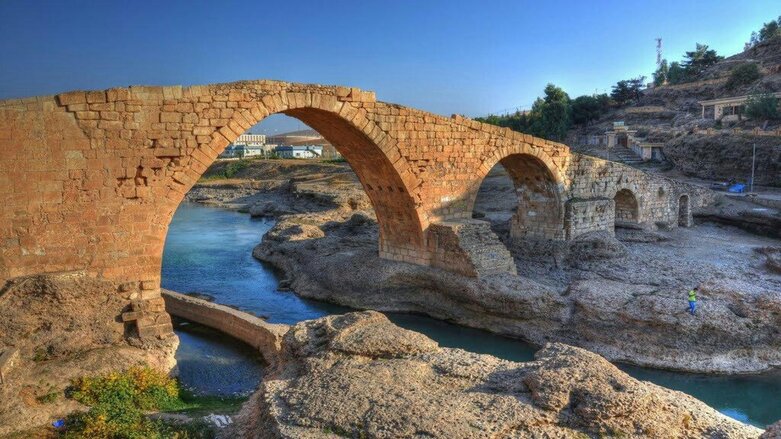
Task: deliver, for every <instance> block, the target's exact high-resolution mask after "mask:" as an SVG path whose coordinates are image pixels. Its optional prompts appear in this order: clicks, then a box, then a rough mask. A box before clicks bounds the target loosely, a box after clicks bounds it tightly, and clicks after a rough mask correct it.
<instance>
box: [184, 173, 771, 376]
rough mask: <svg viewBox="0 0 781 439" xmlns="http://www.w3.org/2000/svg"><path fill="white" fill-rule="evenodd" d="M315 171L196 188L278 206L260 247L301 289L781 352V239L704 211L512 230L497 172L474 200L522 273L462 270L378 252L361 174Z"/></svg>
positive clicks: (444, 313)
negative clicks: (555, 239)
mask: <svg viewBox="0 0 781 439" xmlns="http://www.w3.org/2000/svg"><path fill="white" fill-rule="evenodd" d="M264 166H268V165H264ZM278 166H280V167H283V168H284V167H291V166H295V164H289V163H288V164H280V165H278ZM308 166H311V165H308ZM311 169H312V168H310V171H309V172H311ZM266 171H269V170H268V169H267V170H266ZM287 172H291V171H287ZM280 174H282V172H281V171H273V169H272V170H271V172H270V173H269V174H268V175H270V176H271V177H272V178H275V177H279V176H280ZM316 175H317V178H316V179H315V181H307V182H304V181H302V180H305V177H306V174H305V173H302V174H298V175H297V176H296V179H293V180H292V181H291V180H290V179H287V180H285V179H281V180H282V181H281V182H278V183H277V184H276V185H275V186H274V187H275V189H273V190H261V191H255V193H254V194H252V195H251V196H252V197H254V198H252V199H251V202H248V203H246V204H243V205H242V204H241V203H242V202H245V201H246V199H241V197H242V196H246V195H242V196H236V194H237V193H238V191H236V190H231V189H219V190H216V189H215V188H214V184H216V183H209V184H207V185H199V186H197V187H196V189H195V190H194V191H193V192H194V196H193V197H200V199H201V201H204V199H207V200H208V201H209V202H210V203H215V202H217V203H219V204H221V205H225V206H232V207H240V208H243V209H244V210H246V211H249V212H251V213H254V214H256V215H274V216H278V217H279V221H278V223H277V225H276V226H275V227H274V228H273V229H272V230H271V231H270V232H269V233H267V234H266V236H265V238H264V240H263V242H262V243H261V244H260V245H259V246H258V247H257V248H256V249H255V252H254V255H255V256H256V257H257V258H259V259H262V260H264V261H268V262H271V263H272V264H273V265H275V266H276V267H278V268H280V269H281V270H282V271H283V272H284V273H285V276H286V279H284V280H283V282H282V285H283V286H285V287H290V288H292V289H293V290H294V291H295V292H296V293H297V294H299V295H302V296H305V297H311V298H316V299H320V300H325V301H330V302H335V303H339V304H343V305H348V306H351V307H355V308H359V309H376V310H381V311H403V312H417V313H423V314H427V315H430V316H432V317H435V318H439V319H444V320H450V321H453V322H456V323H459V324H462V325H466V326H472V327H478V328H484V329H488V330H491V331H493V332H497V333H501V334H505V335H510V336H515V337H521V338H524V339H526V340H528V341H530V342H532V343H535V344H537V345H540V346H542V345H544V344H545V343H548V342H554V341H558V342H565V343H569V344H573V345H577V346H581V347H584V348H587V349H589V350H592V351H594V352H597V353H599V354H601V355H604V356H605V357H607V358H608V359H610V360H612V361H624V362H628V363H633V364H638V365H644V366H651V367H659V368H669V369H676V370H686V371H698V372H714V373H745V372H758V371H762V370H766V369H768V368H772V367H777V366H779V365H781V336H779V329H778V328H779V327H781V277H779V276H778V274H776V273H775V272H773V271H772V270H770V269H768V268H767V267H768V266H766V263H765V259H766V256H764V255H765V254H767V252H765V253H758V252H757V251H755V250H754V249H755V248H759V247H771V248H772V247H774V246H778V245H779V243H778V242H777V241H775V240H772V239H767V238H760V237H756V236H752V235H750V234H748V233H744V232H740V231H738V230H735V229H732V228H719V227H717V226H715V225H707V224H705V225H700V226H698V227H695V228H693V229H678V230H674V231H668V232H654V233H649V232H644V231H638V230H619V231H618V232H619V233H618V234H617V239H616V238H611V237H606V236H599V235H590V236H584V237H583V238H582V239H579V240H577V241H574V242H570V243H565V244H560V245H550V244H549V243H531V242H512V240H510V239H509V236H508V233H507V230H506V226H505V224H506V219H507V218H509V215H510V214H511V212H512V209H513V202H512V201H513V193H512V187H511V186H510V187H509V188H508V187H504V186H502V184H501V182H500V181H499V180H500V179H499V178H498V177H500V176H495V177H497V178H494V177H491V178H489V179H486V183H485V184H484V187H483V188H481V195H480V196H479V197H478V205H477V207H476V211H477V212H479V215H478V216H480V217H482V218H484V219H485V220H487V221H490V222H492V224H493V227H494V231H495V232H496V233H497V235H499V236H500V238H502V239H503V240H504V242H505V244H506V245H507V246H508V248H510V250H511V251H512V253H513V256H514V258H515V260H516V267H517V270H518V273H519V275H518V276H513V275H509V274H500V275H493V276H488V277H484V278H481V279H474V278H466V277H461V276H457V275H454V274H452V273H450V272H445V271H442V270H437V269H431V268H427V267H420V266H415V265H410V264H404V263H398V262H392V261H386V260H382V259H379V258H378V257H377V250H376V246H377V224H376V222H375V220H374V217H373V214H372V212H371V210H370V208H368V206H369V203H368V199H367V198H366V196H365V194H364V193H363V191H362V190H361V189H360V186H359V184H358V182H357V180H356V179H355V178H354V175H352V174H345V172H344V165H330V164H329V165H324V166H323V167H321V168H317V172H316ZM350 176H351V178H352V180H351V179H350V178H348V177H350ZM223 184H224V183H223ZM253 184H259V183H258V180H254V181H253ZM262 184H268V183H267V181H264V182H263V183H262ZM207 191H215V192H216V193H218V194H219V196H211V197H209V196H207V195H206V193H207ZM771 253H772V252H771ZM345 273H349V276H346V275H345ZM694 285H700V298H701V300H700V310H699V314H698V315H697V316H694V317H693V316H691V315H689V314H688V313H686V305H687V304H686V298H685V292H686V291H687V290H688V289H689V288H691V287H693V286H694Z"/></svg>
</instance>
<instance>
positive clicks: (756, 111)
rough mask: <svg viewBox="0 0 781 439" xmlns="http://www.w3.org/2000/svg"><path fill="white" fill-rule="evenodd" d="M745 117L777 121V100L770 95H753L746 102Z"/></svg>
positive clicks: (779, 116) (780, 115)
mask: <svg viewBox="0 0 781 439" xmlns="http://www.w3.org/2000/svg"><path fill="white" fill-rule="evenodd" d="M746 116H748V117H750V118H752V119H758V120H762V119H764V120H767V119H779V118H781V114H779V111H778V98H776V97H775V96H773V95H772V94H770V93H761V94H754V95H751V96H749V98H748V101H746Z"/></svg>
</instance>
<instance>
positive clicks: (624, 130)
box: [605, 121, 664, 161]
mask: <svg viewBox="0 0 781 439" xmlns="http://www.w3.org/2000/svg"><path fill="white" fill-rule="evenodd" d="M636 134H637V130H631V129H629V127H628V126H627V125H626V124H624V121H619V122H613V129H612V130H608V131H605V140H606V141H605V143H606V144H607V145H606V146H607V148H608V149H609V148H616V147H624V148H627V149H631V150H632V151H634V152H635V154H637V155H638V156H640V158H641V159H643V160H644V161H645V160H663V159H664V155H663V153H662V149H663V148H664V143H662V142H649V141H647V140H646V139H644V138H641V137H637V135H636Z"/></svg>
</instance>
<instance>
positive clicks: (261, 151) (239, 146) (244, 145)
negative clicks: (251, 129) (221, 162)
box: [220, 133, 276, 158]
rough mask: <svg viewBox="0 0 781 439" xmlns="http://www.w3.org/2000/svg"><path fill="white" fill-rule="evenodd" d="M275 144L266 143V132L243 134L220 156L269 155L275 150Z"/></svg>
mask: <svg viewBox="0 0 781 439" xmlns="http://www.w3.org/2000/svg"><path fill="white" fill-rule="evenodd" d="M275 146H276V145H269V144H267V143H266V135H265V134H252V133H247V134H242V135H240V136H239V137H237V138H236V140H235V141H234V142H233V143H231V144H230V145H228V146H227V147H226V148H225V151H223V152H222V154H220V158H244V157H256V156H263V157H267V156H269V155H271V154H272V153H273V152H274V147H275Z"/></svg>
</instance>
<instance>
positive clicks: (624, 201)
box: [613, 188, 640, 225]
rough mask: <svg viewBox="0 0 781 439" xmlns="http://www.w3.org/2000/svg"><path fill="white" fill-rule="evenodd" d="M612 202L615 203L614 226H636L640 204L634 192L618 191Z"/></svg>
mask: <svg viewBox="0 0 781 439" xmlns="http://www.w3.org/2000/svg"><path fill="white" fill-rule="evenodd" d="M613 201H614V203H615V222H614V224H616V225H621V224H633V225H636V224H639V223H640V203H639V202H638V200H637V196H635V194H634V192H632V191H631V190H630V189H627V188H624V189H619V190H618V191H616V194H615V195H614V196H613Z"/></svg>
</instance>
